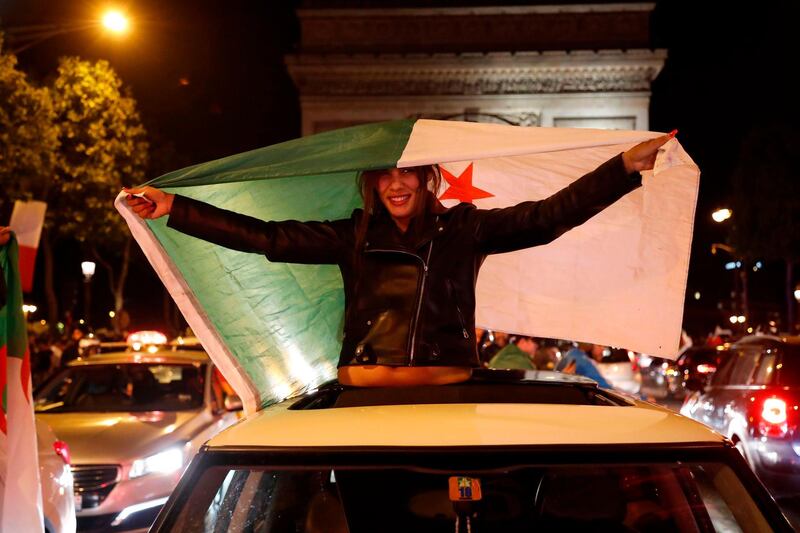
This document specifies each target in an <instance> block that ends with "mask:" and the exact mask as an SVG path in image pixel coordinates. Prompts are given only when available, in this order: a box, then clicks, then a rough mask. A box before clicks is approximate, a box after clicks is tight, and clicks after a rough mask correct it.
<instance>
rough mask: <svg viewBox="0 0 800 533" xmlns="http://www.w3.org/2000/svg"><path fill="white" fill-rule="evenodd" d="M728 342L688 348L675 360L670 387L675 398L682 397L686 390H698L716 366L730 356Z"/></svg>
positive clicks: (702, 386)
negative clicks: (673, 375)
mask: <svg viewBox="0 0 800 533" xmlns="http://www.w3.org/2000/svg"><path fill="white" fill-rule="evenodd" d="M729 348H730V344H720V345H719V346H698V347H696V348H689V349H688V350H686V351H685V352H684V353H683V354H682V355H681V356H680V357H679V358H678V360H677V361H676V368H675V370H676V373H675V374H676V375H675V379H674V380H673V384H672V387H671V392H672V396H673V397H674V398H675V399H678V400H681V399H684V398H685V397H686V395H687V393H688V392H690V391H692V390H700V389H702V388H704V387H705V386H706V384H708V380H709V379H710V378H711V376H713V375H714V372H716V371H717V368H719V366H720V365H721V364H722V363H723V362H724V361H725V360H726V359H728V357H730V350H729Z"/></svg>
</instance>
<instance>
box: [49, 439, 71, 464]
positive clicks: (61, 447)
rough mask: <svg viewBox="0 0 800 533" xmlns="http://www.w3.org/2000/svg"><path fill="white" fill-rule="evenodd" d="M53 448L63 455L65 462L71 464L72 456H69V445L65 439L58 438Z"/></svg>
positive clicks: (62, 458) (59, 454)
mask: <svg viewBox="0 0 800 533" xmlns="http://www.w3.org/2000/svg"><path fill="white" fill-rule="evenodd" d="M53 449H54V450H55V451H56V455H58V456H59V457H61V460H62V461H64V463H65V464H69V462H70V457H69V446H67V443H66V442H64V441H63V440H57V441H55V442H54V443H53Z"/></svg>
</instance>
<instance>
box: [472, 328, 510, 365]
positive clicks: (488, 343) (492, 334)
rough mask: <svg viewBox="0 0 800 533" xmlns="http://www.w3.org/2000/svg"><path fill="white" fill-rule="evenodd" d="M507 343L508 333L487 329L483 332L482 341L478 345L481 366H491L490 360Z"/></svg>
mask: <svg viewBox="0 0 800 533" xmlns="http://www.w3.org/2000/svg"><path fill="white" fill-rule="evenodd" d="M507 345H508V333H505V332H504V331H493V330H491V329H487V330H486V331H484V333H483V341H482V342H481V343H480V345H479V346H478V352H479V353H480V357H481V361H483V366H491V365H490V361H491V360H492V358H493V357H494V356H495V355H497V353H498V352H499V351H500V350H502V349H503V348H505V347H506V346H507Z"/></svg>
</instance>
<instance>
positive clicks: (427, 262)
mask: <svg viewBox="0 0 800 533" xmlns="http://www.w3.org/2000/svg"><path fill="white" fill-rule="evenodd" d="M673 136H674V135H673V134H670V135H663V136H660V137H656V138H653V139H651V140H648V141H645V142H643V143H640V144H638V145H636V146H634V147H632V148H630V149H629V150H627V151H626V152H624V153H621V154H619V155H617V156H615V157H613V158H611V159H610V160H608V161H606V162H605V163H603V164H602V165H600V166H599V167H598V168H596V169H595V170H594V171H592V172H589V173H588V174H586V175H585V176H583V177H582V178H580V179H578V180H577V181H574V182H573V183H572V184H571V185H569V186H568V187H566V188H564V189H562V190H561V191H558V192H556V193H555V194H552V195H551V196H549V197H548V198H544V199H542V200H537V201H525V202H522V203H519V204H517V205H514V206H510V207H506V208H502V209H478V208H476V206H475V205H473V204H471V203H467V202H462V203H460V204H458V205H456V206H454V207H451V208H445V207H444V206H443V205H442V204H441V203H440V202H439V199H438V198H437V196H436V193H438V190H439V185H440V173H439V169H438V167H437V166H435V165H427V166H417V167H414V166H411V167H407V168H398V167H391V168H384V169H379V170H368V171H364V172H362V173H361V174H360V176H359V179H358V185H359V190H360V193H361V197H362V200H363V206H364V207H363V209H356V210H355V211H353V213H352V215H351V216H350V218H345V219H339V220H334V221H321V222H298V221H296V220H286V221H281V222H276V221H264V220H259V219H257V218H254V217H250V216H246V215H242V214H239V213H234V212H231V211H226V210H223V209H219V208H216V207H213V206H211V205H209V204H206V203H203V202H200V201H197V200H194V199H190V198H187V197H185V196H182V195H174V194H169V193H166V192H164V191H161V190H159V189H155V188H153V187H141V188H136V189H129V190H126V192H127V193H128V197H127V203H128V205H129V206H130V208H131V210H132V211H133V212H135V213H136V214H137V215H138V216H140V217H142V218H148V219H153V218H158V217H161V216H163V215H169V219H168V221H167V226H168V227H170V228H173V229H176V230H178V231H181V232H183V233H186V234H188V235H192V236H194V237H198V238H201V239H204V240H206V241H210V242H213V243H215V244H219V245H222V246H225V247H227V248H231V249H234V250H238V251H243V252H251V253H260V254H263V255H264V256H266V258H267V259H268V260H269V261H270V262H284V263H301V264H331V265H337V266H338V267H339V270H340V272H341V276H342V281H343V285H344V295H345V316H344V331H343V334H342V347H341V352H340V359H339V364H338V367H339V380H340V381H341V382H342V383H343V384H349V385H358V386H393V385H422V384H442V383H452V382H458V381H463V380H465V379H468V378H469V376H470V373H471V369H472V368H476V367H478V366H480V362H479V359H478V355H477V349H476V342H475V339H474V331H475V285H476V282H477V274H478V271H479V269H480V267H481V265H482V264H483V262H484V260H485V258H486V257H487V256H488V255H489V254H497V253H505V252H510V251H514V250H520V249H523V248H528V247H532V246H537V245H541V244H546V243H548V242H550V241H552V240H554V239H556V238H558V237H559V236H560V235H562V234H563V233H565V232H566V231H568V230H569V229H571V228H573V227H575V226H578V225H580V224H582V223H583V222H585V221H586V220H588V219H589V218H591V217H592V216H594V215H595V214H597V213H599V212H600V211H602V210H603V209H605V208H606V207H607V206H609V205H610V204H612V203H613V202H615V201H616V200H618V199H619V198H621V197H622V196H624V195H626V194H627V193H629V192H630V191H632V190H634V189H635V188H637V187H638V186H639V185H640V183H641V176H640V175H639V171H640V170H649V169H652V168H653V164H654V161H655V157H656V153H657V151H658V149H659V147H660V146H662V145H663V144H664V143H666V142H667V141H669V140H670V139H672V137H673Z"/></svg>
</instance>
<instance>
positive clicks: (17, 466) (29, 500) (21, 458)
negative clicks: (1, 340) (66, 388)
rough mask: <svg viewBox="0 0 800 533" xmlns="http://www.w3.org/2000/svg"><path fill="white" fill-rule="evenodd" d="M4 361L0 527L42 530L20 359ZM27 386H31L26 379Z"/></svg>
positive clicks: (31, 421)
mask: <svg viewBox="0 0 800 533" xmlns="http://www.w3.org/2000/svg"><path fill="white" fill-rule="evenodd" d="M6 364H7V372H8V373H7V376H8V397H7V399H6V401H7V413H6V417H7V421H8V425H7V428H8V434H7V435H6V434H4V433H3V432H0V454H1V455H0V465H3V466H4V469H3V470H4V471H3V472H1V473H0V497H2V507H0V531H3V532H5V531H26V532H27V531H30V532H31V533H36V532H41V531H43V530H44V527H43V526H44V518H43V516H42V490H41V484H40V481H39V455H38V445H37V439H36V425H35V422H34V419H33V408H32V407H31V399H30V396H28V397H27V398H26V397H25V392H24V391H23V389H22V383H21V382H20V375H21V374H22V359H20V358H19V357H8V358H7V359H6ZM28 379H29V380H30V376H28ZM27 390H28V391H30V390H31V384H30V383H28V389H27ZM3 456H4V457H3Z"/></svg>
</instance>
